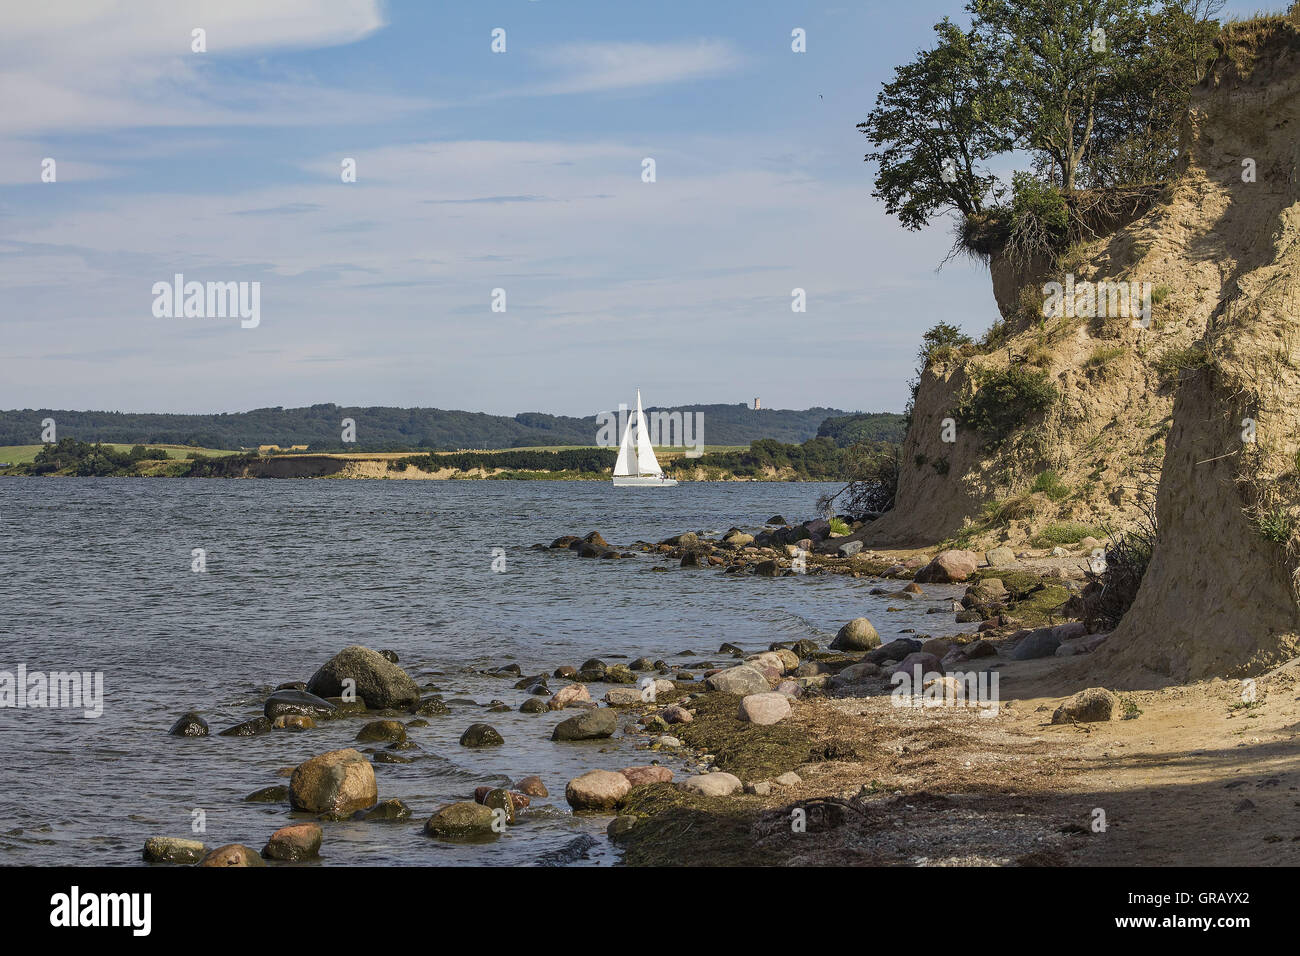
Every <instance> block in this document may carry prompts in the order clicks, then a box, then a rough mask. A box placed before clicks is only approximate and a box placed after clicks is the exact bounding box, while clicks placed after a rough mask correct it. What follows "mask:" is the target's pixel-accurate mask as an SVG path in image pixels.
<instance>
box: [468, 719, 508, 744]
mask: <svg viewBox="0 0 1300 956" xmlns="http://www.w3.org/2000/svg"><path fill="white" fill-rule="evenodd" d="M505 742H506V741H505V738H504V737H502V736H501V734H500V733H499V732H498V731H497V729H496V728H495V727H493V726H492V725H491V724H470V725H469V726H468V727H467V728H465V732H464V733H463V734H461V735H460V745H461V746H462V747H500V746H501V745H502V744H503V743H505Z"/></svg>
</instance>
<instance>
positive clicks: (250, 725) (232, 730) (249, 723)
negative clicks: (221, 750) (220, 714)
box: [217, 717, 274, 737]
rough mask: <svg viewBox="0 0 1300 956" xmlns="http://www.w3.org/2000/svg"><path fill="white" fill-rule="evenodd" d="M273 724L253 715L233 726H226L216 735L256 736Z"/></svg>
mask: <svg viewBox="0 0 1300 956" xmlns="http://www.w3.org/2000/svg"><path fill="white" fill-rule="evenodd" d="M273 726H274V724H272V723H271V721H269V720H267V719H266V718H265V717H254V718H253V719H252V720H246V721H244V722H243V723H242V724H235V726H233V727H227V728H226V729H225V730H223V731H221V733H220V734H218V735H217V736H219V737H256V736H257V735H258V734H264V733H266V732H267V731H268V730H270V729H271V728H272V727H273Z"/></svg>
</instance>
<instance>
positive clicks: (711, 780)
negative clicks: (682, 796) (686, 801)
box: [681, 770, 744, 797]
mask: <svg viewBox="0 0 1300 956" xmlns="http://www.w3.org/2000/svg"><path fill="white" fill-rule="evenodd" d="M743 786H744V785H743V784H742V783H741V782H740V778H739V777H737V776H734V775H733V774H729V773H724V772H723V771H721V770H718V771H715V772H713V773H701V774H697V775H696V776H694V777H687V778H686V779H685V780H683V781H682V784H681V787H682V789H683V790H688V791H690V792H691V793H698V794H701V795H703V796H706V797H729V796H731V795H732V794H733V793H735V792H736V791H738V790H741V789H743Z"/></svg>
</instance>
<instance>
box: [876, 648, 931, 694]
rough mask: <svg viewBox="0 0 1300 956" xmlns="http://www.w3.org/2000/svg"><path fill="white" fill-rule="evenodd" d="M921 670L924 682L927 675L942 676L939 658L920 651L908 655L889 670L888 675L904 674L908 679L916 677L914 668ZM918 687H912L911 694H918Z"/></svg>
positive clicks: (919, 689)
mask: <svg viewBox="0 0 1300 956" xmlns="http://www.w3.org/2000/svg"><path fill="white" fill-rule="evenodd" d="M917 667H920V668H921V678H922V679H923V680H924V679H925V677H926V675H927V674H942V673H943V664H942V663H941V662H940V660H939V658H937V657H935V656H934V655H933V654H926V653H924V652H922V651H915V652H913V653H911V654H908V655H907V656H906V657H904V658H903V659H902V660H901V661H899V662H898V663H897V664H895V665H894V666H893V667H892V668H890V671H889V673H890V675H891V676H892V675H894V674H906V675H907V676H908V677H915V676H916V668H917ZM920 691H921V688H920V687H914V688H913V689H912V693H914V694H916V693H920Z"/></svg>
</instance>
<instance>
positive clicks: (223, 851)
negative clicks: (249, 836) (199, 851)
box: [198, 843, 266, 866]
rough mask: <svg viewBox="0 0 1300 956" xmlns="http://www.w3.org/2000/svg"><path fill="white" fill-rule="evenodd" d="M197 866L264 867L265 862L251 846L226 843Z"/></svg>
mask: <svg viewBox="0 0 1300 956" xmlns="http://www.w3.org/2000/svg"><path fill="white" fill-rule="evenodd" d="M198 865H199V866H266V861H265V860H263V859H262V857H261V856H260V855H259V854H258V852H257V851H256V850H254V849H253V848H252V847H251V846H244V845H243V844H242V843H227V844H226V845H225V846H219V847H217V848H216V849H215V850H213V851H212V852H211V853H209V854H208V855H207V856H205V857H204V858H203V859H201V860H199V862H198Z"/></svg>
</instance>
